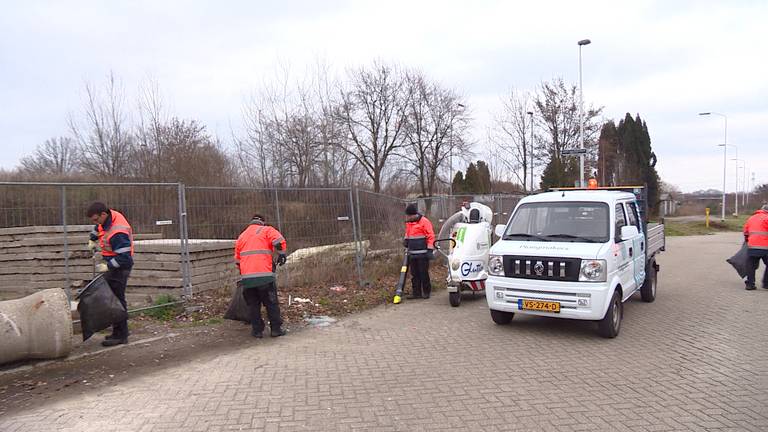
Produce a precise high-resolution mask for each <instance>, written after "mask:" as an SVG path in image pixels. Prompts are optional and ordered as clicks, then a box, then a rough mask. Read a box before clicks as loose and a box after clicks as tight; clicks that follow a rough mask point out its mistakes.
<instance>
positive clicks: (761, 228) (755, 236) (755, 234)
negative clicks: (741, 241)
mask: <svg viewBox="0 0 768 432" xmlns="http://www.w3.org/2000/svg"><path fill="white" fill-rule="evenodd" d="M744 237H746V238H747V246H749V248H750V249H765V250H768V211H765V210H758V211H756V212H755V214H753V215H752V216H750V218H749V219H747V223H745V224H744Z"/></svg>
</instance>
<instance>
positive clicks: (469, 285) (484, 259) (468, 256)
mask: <svg viewBox="0 0 768 432" xmlns="http://www.w3.org/2000/svg"><path fill="white" fill-rule="evenodd" d="M492 222H493V211H492V210H491V209H490V207H488V206H485V205H483V204H480V203H475V202H473V203H469V204H466V203H465V204H464V205H463V206H462V207H461V210H460V211H458V212H457V213H455V214H454V215H453V216H451V217H450V218H448V219H447V220H446V221H445V223H444V224H443V227H442V228H441V229H440V234H439V236H438V238H439V239H446V240H450V246H449V247H448V248H447V250H448V253H446V252H445V251H444V250H443V249H444V248H439V246H438V250H439V251H440V253H442V254H443V255H444V256H445V257H446V258H447V259H448V279H447V281H448V299H449V301H450V303H451V306H453V307H457V306H459V305H460V304H461V295H462V291H471V292H472V294H473V295H475V294H476V293H477V292H479V291H483V290H485V280H486V279H488V271H487V268H488V253H489V251H490V249H491V244H492V237H491V236H492V235H493V226H492Z"/></svg>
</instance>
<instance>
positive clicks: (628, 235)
mask: <svg viewBox="0 0 768 432" xmlns="http://www.w3.org/2000/svg"><path fill="white" fill-rule="evenodd" d="M638 234H640V231H638V230H637V227H636V226H634V225H625V226H623V227H621V240H622V241H624V240H630V239H633V238H635V237H637V235H638Z"/></svg>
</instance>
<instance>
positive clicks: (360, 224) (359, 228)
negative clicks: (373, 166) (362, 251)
mask: <svg viewBox="0 0 768 432" xmlns="http://www.w3.org/2000/svg"><path fill="white" fill-rule="evenodd" d="M355 198H356V200H355V201H356V202H357V206H356V207H357V209H356V210H357V232H358V233H359V234H358V235H357V238H358V239H360V241H361V242H362V241H363V218H362V217H361V216H360V188H355ZM361 244H362V243H361Z"/></svg>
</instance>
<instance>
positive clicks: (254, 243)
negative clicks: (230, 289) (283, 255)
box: [235, 220, 287, 279]
mask: <svg viewBox="0 0 768 432" xmlns="http://www.w3.org/2000/svg"><path fill="white" fill-rule="evenodd" d="M277 246H280V249H279V250H281V251H285V250H286V246H287V244H286V243H285V239H284V238H283V235H282V234H280V232H279V231H278V230H276V229H274V228H272V227H271V226H269V225H264V224H263V223H262V222H261V221H258V220H255V221H253V222H251V224H250V225H249V226H248V228H246V229H245V231H243V232H242V233H241V234H240V237H238V238H237V242H236V243H235V262H236V263H239V264H240V278H241V279H251V278H259V277H264V276H274V275H275V272H274V269H273V268H272V253H273V252H274V251H275V249H277Z"/></svg>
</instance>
